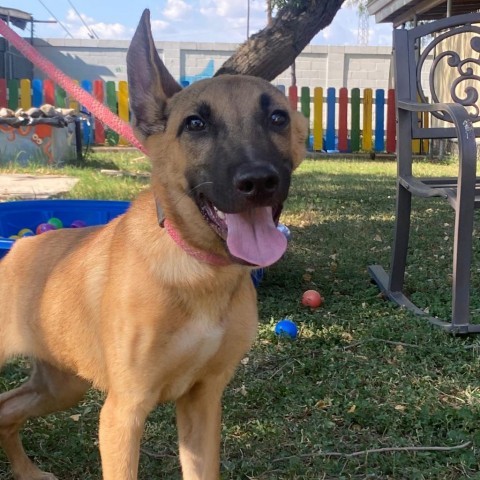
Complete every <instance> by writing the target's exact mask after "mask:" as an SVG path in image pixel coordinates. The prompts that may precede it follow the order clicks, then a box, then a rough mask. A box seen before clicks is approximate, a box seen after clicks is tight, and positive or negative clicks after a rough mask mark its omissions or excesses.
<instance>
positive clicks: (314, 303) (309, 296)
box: [302, 290, 323, 308]
mask: <svg viewBox="0 0 480 480" xmlns="http://www.w3.org/2000/svg"><path fill="white" fill-rule="evenodd" d="M322 303H323V298H322V296H321V295H320V294H319V293H318V292H317V291H316V290H307V291H306V292H305V293H304V294H303V295H302V304H303V305H305V306H306V307H311V308H317V307H319V306H320V305H321V304H322Z"/></svg>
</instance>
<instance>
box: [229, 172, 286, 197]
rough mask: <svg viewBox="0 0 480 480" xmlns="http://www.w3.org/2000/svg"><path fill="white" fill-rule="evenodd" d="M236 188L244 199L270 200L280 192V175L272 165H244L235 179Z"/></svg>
mask: <svg viewBox="0 0 480 480" xmlns="http://www.w3.org/2000/svg"><path fill="white" fill-rule="evenodd" d="M233 182H234V186H235V188H236V189H237V191H238V192H240V193H241V194H242V195H243V196H244V197H246V198H248V199H251V200H255V199H266V198H270V197H271V196H272V195H274V194H275V193H276V191H277V190H278V186H279V183H280V175H279V174H278V172H277V170H276V169H275V167H273V166H272V165H270V164H264V165H255V166H252V165H248V164H246V165H242V167H241V168H240V169H239V170H238V171H237V173H236V175H235V176H234V179H233Z"/></svg>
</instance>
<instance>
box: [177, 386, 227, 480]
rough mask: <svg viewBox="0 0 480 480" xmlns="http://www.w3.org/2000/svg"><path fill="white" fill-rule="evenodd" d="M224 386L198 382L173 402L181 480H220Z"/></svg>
mask: <svg viewBox="0 0 480 480" xmlns="http://www.w3.org/2000/svg"><path fill="white" fill-rule="evenodd" d="M223 388H224V384H223V382H222V385H221V386H220V385H218V383H217V382H209V381H202V383H199V384H196V385H195V386H194V387H193V388H192V389H191V390H190V391H189V392H187V393H186V394H185V395H183V396H182V397H181V398H180V399H179V400H177V402H176V409H177V425H178V437H179V448H180V462H181V464H182V473H183V479H184V480H217V479H219V478H220V428H221V427H220V424H221V398H222V393H223Z"/></svg>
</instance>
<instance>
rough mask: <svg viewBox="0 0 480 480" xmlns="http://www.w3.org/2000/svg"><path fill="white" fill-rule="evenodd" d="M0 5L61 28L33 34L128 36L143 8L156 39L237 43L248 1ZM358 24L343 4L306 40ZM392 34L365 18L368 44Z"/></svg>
mask: <svg viewBox="0 0 480 480" xmlns="http://www.w3.org/2000/svg"><path fill="white" fill-rule="evenodd" d="M0 7H11V8H16V9H19V10H22V11H25V12H28V13H31V14H32V15H33V16H34V18H35V19H37V20H53V19H54V17H56V18H57V19H58V20H59V21H60V22H61V24H62V25H63V26H64V27H65V28H62V26H61V25H60V24H40V23H38V24H35V36H36V37H42V38H70V35H71V36H72V37H74V38H89V35H92V34H95V35H97V36H98V38H100V39H110V40H112V39H114V40H115V39H122V40H124V39H127V40H128V39H130V38H131V37H132V35H133V32H134V30H135V27H136V25H137V23H138V20H139V19H140V16H141V13H142V11H143V9H144V8H149V9H150V11H151V19H152V31H153V35H154V37H155V40H158V41H185V42H227V43H241V42H243V41H244V40H245V39H246V36H247V9H248V0H155V1H152V0H137V1H134V2H132V1H126V0H95V1H94V0H0ZM80 16H81V17H82V18H80ZM265 23H266V12H265V0H250V22H249V26H250V28H249V32H250V34H251V33H254V32H255V31H258V30H260V29H261V28H263V27H264V26H265ZM358 23H359V22H358V15H357V9H356V8H355V7H351V8H348V7H344V8H342V9H341V10H340V11H339V12H338V13H337V15H336V17H335V19H334V21H333V22H332V23H331V24H330V26H329V27H327V28H326V29H324V30H322V31H321V32H320V33H319V34H317V35H316V36H315V38H314V39H313V40H312V42H311V43H312V44H316V45H356V44H358ZM85 24H86V25H87V26H88V28H87V26H85ZM89 30H90V33H89ZM67 31H68V33H67ZM20 32H21V31H20ZM92 32H94V33H92ZM391 34H392V27H391V25H390V24H384V25H376V24H375V19H374V17H370V19H369V45H391Z"/></svg>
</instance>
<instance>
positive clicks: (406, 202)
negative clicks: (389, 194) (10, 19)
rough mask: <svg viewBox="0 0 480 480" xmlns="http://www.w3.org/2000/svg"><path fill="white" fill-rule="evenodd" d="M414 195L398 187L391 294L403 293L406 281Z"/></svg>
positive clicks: (400, 186) (390, 283)
mask: <svg viewBox="0 0 480 480" xmlns="http://www.w3.org/2000/svg"><path fill="white" fill-rule="evenodd" d="M411 209H412V194H411V193H410V192H409V191H408V190H407V189H406V188H404V187H403V186H402V185H400V184H399V185H398V186H397V206H396V212H395V213H396V221H395V231H394V234H393V249H392V262H391V266H390V282H389V290H390V292H401V291H402V290H403V284H404V280H405V267H406V264H407V251H408V240H409V236H410V212H411Z"/></svg>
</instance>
